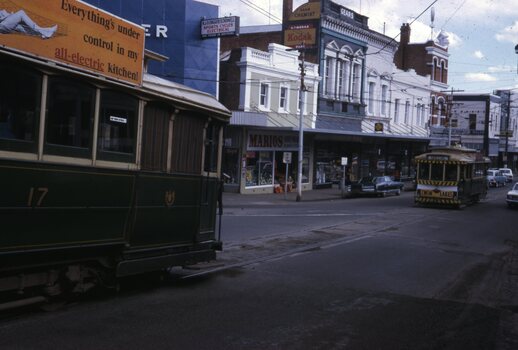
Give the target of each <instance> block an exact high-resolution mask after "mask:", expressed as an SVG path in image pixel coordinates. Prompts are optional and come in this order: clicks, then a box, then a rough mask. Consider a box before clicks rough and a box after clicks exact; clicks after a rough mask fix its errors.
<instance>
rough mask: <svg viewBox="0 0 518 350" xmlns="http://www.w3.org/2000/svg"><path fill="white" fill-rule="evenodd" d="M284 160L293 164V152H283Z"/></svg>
mask: <svg viewBox="0 0 518 350" xmlns="http://www.w3.org/2000/svg"><path fill="white" fill-rule="evenodd" d="M282 162H283V163H284V164H291V152H284V153H283V154H282Z"/></svg>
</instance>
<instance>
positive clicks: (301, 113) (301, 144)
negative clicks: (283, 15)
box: [289, 42, 306, 202]
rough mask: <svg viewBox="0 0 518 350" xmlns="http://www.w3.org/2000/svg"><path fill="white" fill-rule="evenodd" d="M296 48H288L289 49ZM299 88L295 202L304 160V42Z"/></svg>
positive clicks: (299, 197)
mask: <svg viewBox="0 0 518 350" xmlns="http://www.w3.org/2000/svg"><path fill="white" fill-rule="evenodd" d="M292 50H297V49H289V51H292ZM299 50H300V63H299V67H300V88H299V102H300V106H299V157H298V158H299V159H298V169H297V199H296V201H297V202H300V201H301V200H302V162H303V161H304V106H305V105H306V96H305V94H304V92H306V86H305V85H304V76H305V75H306V67H305V65H304V63H305V54H306V47H305V45H304V42H303V43H302V44H301V45H300V48H299Z"/></svg>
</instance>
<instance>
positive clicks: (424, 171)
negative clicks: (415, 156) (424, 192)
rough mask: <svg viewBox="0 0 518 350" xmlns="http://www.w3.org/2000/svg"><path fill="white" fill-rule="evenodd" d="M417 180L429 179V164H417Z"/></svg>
mask: <svg viewBox="0 0 518 350" xmlns="http://www.w3.org/2000/svg"><path fill="white" fill-rule="evenodd" d="M419 179H421V180H429V179H430V164H428V163H421V164H419Z"/></svg>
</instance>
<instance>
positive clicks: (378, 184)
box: [351, 176, 404, 197]
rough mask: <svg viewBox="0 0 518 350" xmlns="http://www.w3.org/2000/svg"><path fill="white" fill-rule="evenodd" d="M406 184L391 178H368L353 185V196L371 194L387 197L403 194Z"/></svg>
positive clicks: (363, 178)
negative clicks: (389, 194) (390, 194)
mask: <svg viewBox="0 0 518 350" xmlns="http://www.w3.org/2000/svg"><path fill="white" fill-rule="evenodd" d="M403 186H404V184H403V183H402V182H400V181H396V180H394V179H393V178H392V177H390V176H366V177H362V178H361V179H360V180H359V181H358V182H353V183H352V184H351V194H352V195H362V194H370V195H375V196H381V197H385V195H387V194H388V193H393V194H395V195H396V196H399V195H400V194H401V191H402V190H403Z"/></svg>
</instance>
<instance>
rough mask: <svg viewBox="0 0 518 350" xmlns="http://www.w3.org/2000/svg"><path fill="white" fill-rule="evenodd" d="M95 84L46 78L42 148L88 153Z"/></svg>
mask: <svg viewBox="0 0 518 350" xmlns="http://www.w3.org/2000/svg"><path fill="white" fill-rule="evenodd" d="M94 105H95V88H94V87H93V86H91V85H88V84H85V83H81V82H78V81H77V80H72V79H68V78H62V77H51V78H50V79H49V88H48V102H47V109H48V112H47V126H46V144H45V152H46V153H49V154H59V155H65V156H73V157H83V158H87V157H90V156H91V145H92V125H93V119H94Z"/></svg>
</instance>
